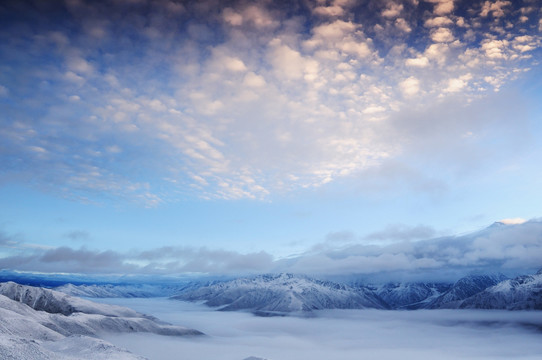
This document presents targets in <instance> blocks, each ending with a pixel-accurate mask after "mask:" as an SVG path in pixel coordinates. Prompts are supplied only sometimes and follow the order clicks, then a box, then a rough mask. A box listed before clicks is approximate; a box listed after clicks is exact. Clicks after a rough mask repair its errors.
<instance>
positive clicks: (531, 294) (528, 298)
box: [459, 269, 542, 310]
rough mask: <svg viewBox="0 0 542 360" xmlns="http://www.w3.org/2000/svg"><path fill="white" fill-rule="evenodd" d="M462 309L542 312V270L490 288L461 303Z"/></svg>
mask: <svg viewBox="0 0 542 360" xmlns="http://www.w3.org/2000/svg"><path fill="white" fill-rule="evenodd" d="M459 307H460V308H462V309H506V310H542V269H541V270H539V271H538V273H536V274H535V275H524V276H518V277H516V278H514V279H508V280H504V281H502V282H500V283H498V284H496V285H494V286H491V287H488V288H487V289H485V290H484V291H481V292H479V293H477V294H475V295H473V296H471V297H469V298H467V299H465V300H464V301H462V302H461V304H460V305H459Z"/></svg>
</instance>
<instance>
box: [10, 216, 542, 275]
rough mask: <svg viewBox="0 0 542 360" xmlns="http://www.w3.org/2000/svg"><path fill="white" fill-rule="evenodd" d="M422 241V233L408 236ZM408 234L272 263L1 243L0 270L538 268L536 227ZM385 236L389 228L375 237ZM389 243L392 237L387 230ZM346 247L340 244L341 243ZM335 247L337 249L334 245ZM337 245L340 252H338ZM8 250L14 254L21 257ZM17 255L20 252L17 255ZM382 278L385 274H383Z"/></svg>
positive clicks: (245, 256)
mask: <svg viewBox="0 0 542 360" xmlns="http://www.w3.org/2000/svg"><path fill="white" fill-rule="evenodd" d="M412 231H413V232H415V233H416V234H422V235H425V234H427V229H425V228H424V227H417V228H413V229H412ZM412 231H407V232H406V233H405V234H404V235H402V236H403V238H402V239H400V240H397V241H395V242H385V243H384V245H380V244H378V243H377V244H374V243H373V244H370V245H367V244H363V240H357V241H356V240H355V236H353V235H352V234H350V233H345V234H339V235H337V236H338V237H339V240H340V241H334V240H336V239H334V238H335V237H336V235H334V234H331V235H332V236H331V238H333V239H331V241H330V239H328V241H326V243H325V244H324V245H322V246H315V247H313V248H312V249H311V250H310V251H307V252H306V253H304V254H301V255H296V256H294V257H290V258H283V259H275V258H273V257H272V256H271V255H270V254H268V253H266V252H264V251H261V252H252V253H239V252H235V251H226V250H220V249H208V248H204V247H202V248H195V247H178V246H167V247H161V248H156V249H150V250H145V251H136V250H132V251H130V252H124V253H121V252H116V251H95V250H91V249H88V248H85V247H82V248H79V249H72V248H69V247H59V248H52V249H51V248H49V249H44V248H31V249H30V250H29V247H28V246H26V245H25V244H24V243H18V244H14V245H13V244H8V243H4V244H2V247H4V248H6V247H9V248H10V251H11V254H12V255H7V256H4V257H3V258H0V268H5V269H13V270H26V271H44V272H77V273H96V274H99V273H102V274H105V273H127V272H130V273H133V274H175V273H177V274H181V273H193V274H198V273H199V274H215V275H220V274H229V275H243V274H256V273H267V272H295V273H306V274H314V275H344V274H366V275H367V276H385V277H386V276H387V277H388V278H390V277H391V278H392V277H393V276H398V274H399V276H405V274H409V273H410V274H412V276H419V277H422V278H423V277H425V278H427V277H432V278H441V279H443V278H452V279H453V278H457V277H459V276H462V275H464V274H466V273H469V272H473V271H482V272H499V271H500V272H504V273H507V274H510V275H515V274H518V273H528V272H532V271H536V270H538V269H539V268H540V267H542V262H541V260H540V259H542V222H541V221H539V220H531V221H527V222H525V223H522V224H513V225H504V224H503V223H496V224H495V225H492V226H491V227H488V228H486V229H483V230H480V231H478V232H475V233H472V234H468V235H462V236H455V237H454V236H449V237H441V238H435V239H429V240H419V241H410V240H409V239H410V236H412ZM386 232H388V233H390V232H389V229H386V230H384V231H383V232H382V233H380V234H379V235H378V237H380V236H381V235H382V234H384V233H386ZM391 235H392V238H395V237H396V236H397V232H396V231H395V230H393V231H391ZM345 239H347V240H352V241H350V242H349V243H347V244H346V245H344V243H343V240H345ZM340 245H342V246H340ZM339 246H340V247H339ZM13 248H19V249H20V250H21V251H22V255H20V254H16V253H15V252H14V250H13ZM23 250H24V251H23ZM386 274H388V275H386Z"/></svg>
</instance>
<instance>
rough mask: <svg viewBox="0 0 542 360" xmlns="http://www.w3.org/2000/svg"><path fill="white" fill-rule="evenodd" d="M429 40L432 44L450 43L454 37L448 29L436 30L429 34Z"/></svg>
mask: <svg viewBox="0 0 542 360" xmlns="http://www.w3.org/2000/svg"><path fill="white" fill-rule="evenodd" d="M431 39H432V40H433V41H434V42H439V43H442V42H452V41H454V40H455V38H454V35H453V34H452V32H451V31H450V29H448V28H438V29H436V30H434V31H432V32H431Z"/></svg>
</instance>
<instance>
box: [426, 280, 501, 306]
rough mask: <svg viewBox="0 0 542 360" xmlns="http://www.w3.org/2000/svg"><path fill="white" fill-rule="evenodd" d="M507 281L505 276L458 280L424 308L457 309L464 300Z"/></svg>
mask: <svg viewBox="0 0 542 360" xmlns="http://www.w3.org/2000/svg"><path fill="white" fill-rule="evenodd" d="M506 279H507V277H506V276H504V275H503V274H497V275H469V276H465V277H463V278H461V279H459V280H457V281H456V282H455V283H454V284H453V285H452V286H451V288H450V289H448V290H447V291H445V292H444V293H443V294H441V295H440V296H438V297H436V298H435V299H434V300H432V301H430V302H428V303H427V304H426V306H424V307H425V308H428V309H453V308H457V307H459V305H460V304H461V302H462V300H465V299H467V298H469V297H471V296H473V295H475V294H477V293H479V292H481V291H483V290H485V289H487V288H488V287H491V286H494V285H497V284H498V283H500V282H501V281H504V280H506Z"/></svg>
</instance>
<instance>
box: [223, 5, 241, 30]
mask: <svg viewBox="0 0 542 360" xmlns="http://www.w3.org/2000/svg"><path fill="white" fill-rule="evenodd" d="M222 17H223V18H224V21H226V22H227V23H229V24H230V25H233V26H239V25H242V24H243V15H241V14H239V13H237V12H235V11H234V10H233V9H232V8H225V9H224V11H223V12H222Z"/></svg>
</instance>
